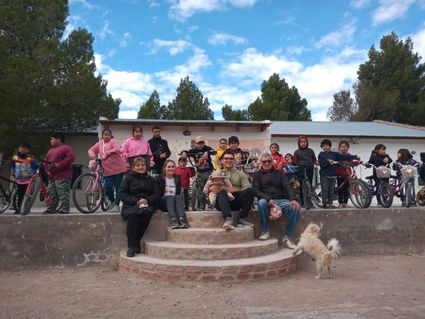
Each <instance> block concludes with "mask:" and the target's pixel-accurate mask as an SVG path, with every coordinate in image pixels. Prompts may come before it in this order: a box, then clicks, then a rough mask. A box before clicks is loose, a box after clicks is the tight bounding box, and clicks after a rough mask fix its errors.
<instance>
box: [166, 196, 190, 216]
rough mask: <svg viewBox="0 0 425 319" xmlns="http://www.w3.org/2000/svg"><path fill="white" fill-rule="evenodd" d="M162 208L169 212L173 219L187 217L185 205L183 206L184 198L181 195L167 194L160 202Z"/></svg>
mask: <svg viewBox="0 0 425 319" xmlns="http://www.w3.org/2000/svg"><path fill="white" fill-rule="evenodd" d="M159 204H160V205H159V206H160V207H161V210H162V211H163V212H168V216H170V218H171V219H173V218H175V219H176V220H179V219H180V217H183V218H184V219H186V218H185V214H184V207H183V198H182V197H181V196H180V195H176V196H165V197H163V198H161V200H160V203H159Z"/></svg>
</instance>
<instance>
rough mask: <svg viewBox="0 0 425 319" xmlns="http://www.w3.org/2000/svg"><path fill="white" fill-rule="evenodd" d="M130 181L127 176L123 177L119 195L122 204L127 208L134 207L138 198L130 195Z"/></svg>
mask: <svg viewBox="0 0 425 319" xmlns="http://www.w3.org/2000/svg"><path fill="white" fill-rule="evenodd" d="M130 180H131V178H130V177H129V176H127V175H126V176H124V178H123V180H122V182H121V186H120V191H119V194H120V198H121V200H122V202H123V203H124V204H126V205H128V206H136V204H137V201H138V200H139V198H138V197H137V196H135V195H133V194H131V193H130Z"/></svg>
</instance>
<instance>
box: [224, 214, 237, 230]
mask: <svg viewBox="0 0 425 319" xmlns="http://www.w3.org/2000/svg"><path fill="white" fill-rule="evenodd" d="M223 229H226V230H232V229H234V228H233V225H232V218H231V217H227V218H226V219H225V220H224V224H223Z"/></svg>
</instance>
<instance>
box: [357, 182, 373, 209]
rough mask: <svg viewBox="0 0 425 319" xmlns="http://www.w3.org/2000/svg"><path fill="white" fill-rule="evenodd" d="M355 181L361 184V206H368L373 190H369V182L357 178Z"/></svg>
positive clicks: (370, 202)
mask: <svg viewBox="0 0 425 319" xmlns="http://www.w3.org/2000/svg"><path fill="white" fill-rule="evenodd" d="M357 183H359V184H360V185H362V186H361V187H362V190H363V192H362V197H361V199H362V201H363V207H362V208H368V207H369V206H370V204H372V199H373V192H372V191H371V190H370V187H369V184H368V183H366V182H365V181H363V180H361V179H358V180H357Z"/></svg>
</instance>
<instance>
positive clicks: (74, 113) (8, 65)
mask: <svg viewBox="0 0 425 319" xmlns="http://www.w3.org/2000/svg"><path fill="white" fill-rule="evenodd" d="M67 16H68V2H67V1H66V0H58V1H49V0H4V1H1V2H0V17H1V19H0V30H1V32H0V100H1V101H2V112H0V136H1V137H2V138H1V139H0V152H8V151H10V150H11V149H12V148H13V146H14V145H15V144H16V143H17V142H19V141H23V140H26V141H28V142H29V143H31V144H33V145H35V146H36V149H37V148H39V149H40V151H41V148H43V147H47V146H48V139H45V140H44V139H43V137H42V136H43V135H44V134H47V135H48V134H49V133H50V132H51V131H54V130H62V131H83V130H86V129H88V128H92V127H94V126H96V124H97V121H98V118H99V116H100V115H105V116H108V117H109V118H116V117H117V116H118V110H119V103H120V101H119V100H114V99H113V98H112V97H111V95H110V94H108V93H107V91H106V82H105V81H103V80H102V77H101V76H96V75H95V70H96V66H95V63H94V55H93V48H92V44H93V37H92V35H91V34H90V33H89V32H87V31H86V30H84V29H78V30H74V31H73V32H71V34H70V35H69V36H68V38H67V39H65V40H62V36H63V32H64V30H65V26H66V22H65V20H66V18H67ZM38 134H41V136H40V135H38ZM37 146H38V147H37Z"/></svg>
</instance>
